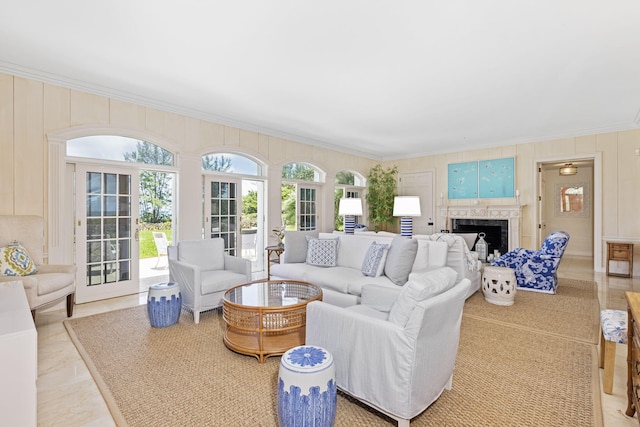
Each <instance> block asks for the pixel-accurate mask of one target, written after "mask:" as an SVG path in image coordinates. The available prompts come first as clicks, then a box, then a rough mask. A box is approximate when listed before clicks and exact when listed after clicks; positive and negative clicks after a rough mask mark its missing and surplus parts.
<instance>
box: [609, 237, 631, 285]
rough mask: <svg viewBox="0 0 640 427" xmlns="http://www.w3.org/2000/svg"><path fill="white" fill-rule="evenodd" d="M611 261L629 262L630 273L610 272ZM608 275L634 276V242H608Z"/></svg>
mask: <svg viewBox="0 0 640 427" xmlns="http://www.w3.org/2000/svg"><path fill="white" fill-rule="evenodd" d="M611 261H625V262H628V263H629V269H628V272H629V274H624V273H610V272H609V263H610V262H611ZM607 276H620V277H632V276H633V243H623V242H607Z"/></svg>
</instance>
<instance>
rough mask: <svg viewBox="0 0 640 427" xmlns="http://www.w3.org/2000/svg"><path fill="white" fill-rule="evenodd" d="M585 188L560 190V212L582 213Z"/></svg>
mask: <svg viewBox="0 0 640 427" xmlns="http://www.w3.org/2000/svg"><path fill="white" fill-rule="evenodd" d="M583 194H584V187H582V186H580V187H561V188H560V212H574V213H578V212H582V211H583V210H584V206H583V204H584V196H583Z"/></svg>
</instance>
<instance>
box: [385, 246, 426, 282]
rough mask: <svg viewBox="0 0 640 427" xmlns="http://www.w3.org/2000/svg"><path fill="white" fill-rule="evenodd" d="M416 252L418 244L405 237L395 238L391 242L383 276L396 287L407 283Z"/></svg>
mask: <svg viewBox="0 0 640 427" xmlns="http://www.w3.org/2000/svg"><path fill="white" fill-rule="evenodd" d="M417 252H418V242H417V241H416V239H410V238H407V237H405V236H396V237H394V238H393V240H392V241H391V246H390V247H389V253H388V254H387V260H386V262H385V264H384V274H385V276H387V277H388V278H389V279H390V280H391V281H392V282H393V283H395V284H396V285H399V286H402V285H404V284H405V283H407V279H408V278H409V273H410V272H411V268H412V267H413V262H414V261H415V259H416V253H417Z"/></svg>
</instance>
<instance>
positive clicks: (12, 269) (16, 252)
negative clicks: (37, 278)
mask: <svg viewBox="0 0 640 427" xmlns="http://www.w3.org/2000/svg"><path fill="white" fill-rule="evenodd" d="M37 271H38V270H37V269H36V266H35V264H34V263H33V260H32V259H31V256H29V253H28V252H27V249H26V248H25V247H24V246H22V244H20V243H18V242H13V243H10V244H8V245H7V246H4V247H2V248H0V274H2V275H3V276H29V275H31V274H35V273H36V272H37Z"/></svg>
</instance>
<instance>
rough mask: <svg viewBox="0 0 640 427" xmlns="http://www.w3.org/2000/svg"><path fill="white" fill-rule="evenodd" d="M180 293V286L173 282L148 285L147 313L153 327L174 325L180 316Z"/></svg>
mask: <svg viewBox="0 0 640 427" xmlns="http://www.w3.org/2000/svg"><path fill="white" fill-rule="evenodd" d="M181 309H182V295H181V294H180V286H179V285H178V284H177V283H174V282H168V283H159V284H157V285H151V286H149V295H148V297H147V314H148V315H149V321H150V322H151V326H153V327H154V328H164V327H166V326H171V325H174V324H176V323H177V322H178V319H179V318H180V310H181Z"/></svg>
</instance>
